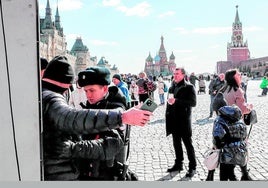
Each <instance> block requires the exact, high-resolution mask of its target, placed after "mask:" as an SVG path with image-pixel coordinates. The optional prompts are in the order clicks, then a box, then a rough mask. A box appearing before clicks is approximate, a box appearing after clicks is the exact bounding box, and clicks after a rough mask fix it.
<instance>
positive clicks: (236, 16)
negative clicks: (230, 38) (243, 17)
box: [235, 5, 241, 24]
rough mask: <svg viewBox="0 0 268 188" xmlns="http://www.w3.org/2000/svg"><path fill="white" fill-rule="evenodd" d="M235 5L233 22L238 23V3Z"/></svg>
mask: <svg viewBox="0 0 268 188" xmlns="http://www.w3.org/2000/svg"><path fill="white" fill-rule="evenodd" d="M235 7H236V14H235V24H240V23H241V22H240V20H239V14H238V5H236V6H235Z"/></svg>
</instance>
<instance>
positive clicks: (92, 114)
mask: <svg viewBox="0 0 268 188" xmlns="http://www.w3.org/2000/svg"><path fill="white" fill-rule="evenodd" d="M42 108H43V133H42V137H43V140H42V142H43V153H44V159H43V160H44V179H45V180H76V179H77V177H78V176H79V171H78V170H77V168H76V166H75V165H74V163H73V159H75V158H91V159H103V160H109V158H111V157H112V156H109V153H116V152H117V151H118V150H119V149H120V148H121V147H122V145H123V143H120V142H119V140H117V139H115V140H113V139H110V138H107V139H98V140H93V141H92V140H91V141H80V142H74V140H77V137H79V135H83V134H88V133H99V132H103V131H109V130H111V129H115V128H119V127H120V126H122V119H121V113H122V110H123V109H122V108H120V109H114V110H93V109H88V110H85V109H83V110H77V109H74V108H72V107H70V106H69V105H68V104H67V101H66V99H65V98H64V96H63V95H61V94H59V93H56V92H53V91H51V90H48V89H45V87H43V91H42ZM111 144H112V145H114V147H112V148H115V149H114V150H115V151H109V148H111V147H110V145H111Z"/></svg>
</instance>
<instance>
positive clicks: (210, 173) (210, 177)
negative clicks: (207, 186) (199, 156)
mask: <svg viewBox="0 0 268 188" xmlns="http://www.w3.org/2000/svg"><path fill="white" fill-rule="evenodd" d="M214 172H215V170H209V171H208V175H207V179H206V181H213V180H214Z"/></svg>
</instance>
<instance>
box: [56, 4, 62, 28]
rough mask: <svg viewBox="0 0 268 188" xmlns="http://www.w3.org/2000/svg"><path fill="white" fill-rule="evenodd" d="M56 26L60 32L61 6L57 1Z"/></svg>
mask: <svg viewBox="0 0 268 188" xmlns="http://www.w3.org/2000/svg"><path fill="white" fill-rule="evenodd" d="M55 26H56V29H57V30H60V28H61V25H60V15H59V5H58V1H57V9H56V15H55Z"/></svg>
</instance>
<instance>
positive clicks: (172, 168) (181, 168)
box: [167, 163, 183, 172]
mask: <svg viewBox="0 0 268 188" xmlns="http://www.w3.org/2000/svg"><path fill="white" fill-rule="evenodd" d="M182 170H183V167H182V165H181V164H177V163H175V164H174V165H173V166H172V167H171V168H169V169H167V172H174V171H179V172H180V171H182Z"/></svg>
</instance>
